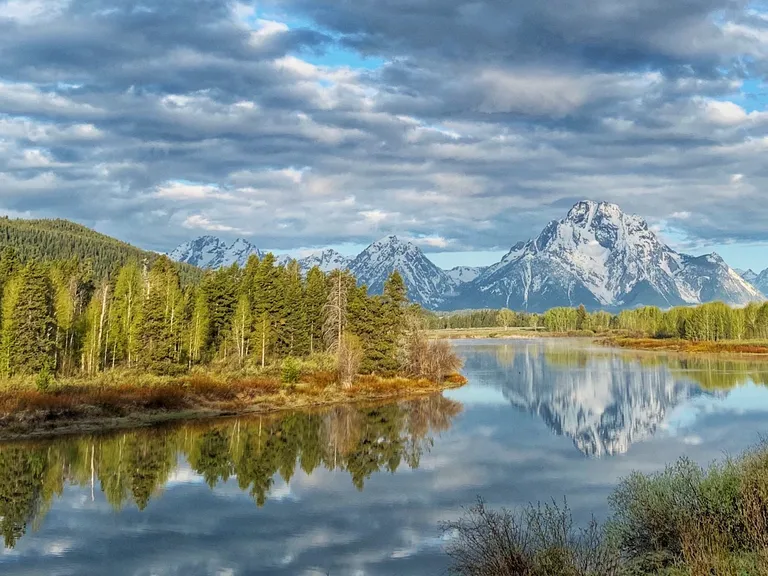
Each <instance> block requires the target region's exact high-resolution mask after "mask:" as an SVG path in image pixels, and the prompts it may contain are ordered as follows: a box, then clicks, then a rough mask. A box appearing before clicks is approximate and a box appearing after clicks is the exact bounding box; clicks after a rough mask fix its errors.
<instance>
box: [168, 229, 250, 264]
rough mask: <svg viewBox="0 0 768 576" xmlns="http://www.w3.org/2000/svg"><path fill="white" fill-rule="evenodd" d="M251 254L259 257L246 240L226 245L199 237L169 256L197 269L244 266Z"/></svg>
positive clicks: (212, 238) (222, 242) (216, 239)
mask: <svg viewBox="0 0 768 576" xmlns="http://www.w3.org/2000/svg"><path fill="white" fill-rule="evenodd" d="M251 254H255V255H256V256H261V255H262V254H261V252H259V250H258V249H257V248H256V247H255V246H254V245H253V244H251V243H250V242H248V240H243V239H242V238H238V239H237V240H235V241H234V242H232V244H227V243H226V242H224V241H223V240H221V239H220V238H216V237H215V236H201V237H200V238H196V239H195V240H191V241H189V242H185V243H184V244H181V245H180V246H178V247H177V248H176V249H175V250H174V251H173V252H171V253H170V254H169V256H170V257H171V259H173V260H176V261H178V262H186V263H187V264H192V265H193V266H197V267H198V268H211V269H214V268H221V267H222V266H231V265H232V264H235V263H237V264H238V265H239V266H245V263H246V262H247V261H248V258H249V257H250V256H251Z"/></svg>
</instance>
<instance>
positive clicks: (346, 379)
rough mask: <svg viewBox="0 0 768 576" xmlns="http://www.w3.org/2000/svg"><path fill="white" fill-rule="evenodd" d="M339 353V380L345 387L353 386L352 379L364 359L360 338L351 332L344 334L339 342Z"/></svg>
mask: <svg viewBox="0 0 768 576" xmlns="http://www.w3.org/2000/svg"><path fill="white" fill-rule="evenodd" d="M337 354H338V357H337V362H338V364H337V367H336V369H337V371H338V375H339V382H341V384H342V386H344V387H345V388H349V387H350V386H352V381H353V380H354V378H355V376H356V375H357V372H358V370H359V369H360V364H361V362H362V361H363V347H362V346H361V345H360V340H358V339H357V337H356V336H352V335H351V334H344V336H342V338H341V342H340V343H339V344H338V350H337Z"/></svg>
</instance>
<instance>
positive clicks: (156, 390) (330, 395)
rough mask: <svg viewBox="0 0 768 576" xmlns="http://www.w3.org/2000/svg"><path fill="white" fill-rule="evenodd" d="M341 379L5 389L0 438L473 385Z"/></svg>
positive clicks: (166, 380)
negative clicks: (345, 383)
mask: <svg viewBox="0 0 768 576" xmlns="http://www.w3.org/2000/svg"><path fill="white" fill-rule="evenodd" d="M338 383H339V379H338V375H337V374H336V373H335V372H331V371H324V370H319V371H315V372H310V373H307V374H305V375H302V376H301V378H300V381H299V382H297V383H295V384H290V385H287V384H284V383H282V382H281V381H280V379H279V377H278V376H272V375H263V376H241V377H237V376H224V375H219V374H215V373H201V372H200V373H192V374H189V375H185V376H178V377H172V376H151V375H147V374H143V373H139V372H133V371H118V372H113V373H104V374H102V375H101V376H100V377H97V378H95V379H92V380H81V379H76V380H75V379H73V380H64V381H59V382H57V383H55V384H53V385H52V386H51V388H50V389H49V390H48V391H41V390H38V389H36V388H35V387H34V384H33V383H30V382H27V381H9V382H6V383H5V386H3V387H2V388H1V389H0V438H14V437H23V436H30V435H46V434H54V433H58V432H61V431H74V430H77V429H78V427H79V425H80V424H87V426H88V427H89V429H94V428H100V427H104V428H114V427H125V426H136V425H142V424H145V423H155V422H159V421H163V420H170V419H175V418H178V417H206V416H208V417H210V416H217V415H224V414H234V413H250V412H270V411H275V410H284V409H291V408H298V407H306V406H320V405H328V404H334V403H346V402H351V401H352V402H356V401H365V400H377V399H385V398H396V397H404V396H417V395H421V394H426V393H433V392H436V391H439V390H442V389H445V388H451V387H456V386H459V385H462V384H465V383H466V379H464V378H463V376H461V375H459V374H451V375H449V378H447V379H446V380H445V382H444V383H436V381H432V380H428V379H426V378H382V377H379V376H374V375H368V376H357V377H355V378H354V379H352V380H350V382H349V384H348V385H347V386H340V385H339V384H338Z"/></svg>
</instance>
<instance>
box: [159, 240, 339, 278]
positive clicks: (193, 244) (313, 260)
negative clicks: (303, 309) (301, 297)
mask: <svg viewBox="0 0 768 576" xmlns="http://www.w3.org/2000/svg"><path fill="white" fill-rule="evenodd" d="M252 254H255V255H256V256H258V257H259V258H261V257H263V256H264V253H262V252H261V251H260V250H259V249H258V248H256V246H254V245H253V244H251V243H250V242H249V241H248V240H244V239H242V238H238V239H237V240H235V241H234V242H232V243H231V244H227V243H226V242H224V241H223V240H221V239H220V238H216V237H215V236H201V237H200V238H196V239H195V240H191V241H189V242H185V243H184V244H181V245H180V246H178V247H177V248H176V249H175V250H174V251H173V252H171V253H170V254H169V256H170V258H171V259H173V260H176V261H178V262H186V263H187V264H192V265H193V266H198V267H199V268H211V269H215V268H221V267H223V266H231V265H232V264H235V263H237V264H238V265H239V266H241V267H242V266H245V264H246V262H248V258H249V257H250V256H251V255H252ZM291 260H296V261H297V262H298V264H299V269H300V270H301V271H302V273H304V274H306V273H307V272H309V270H310V269H311V268H312V267H313V266H319V267H320V269H321V270H322V271H323V272H330V271H331V270H336V269H341V270H344V269H346V268H348V267H349V263H350V260H349V258H346V257H344V256H342V255H341V254H339V253H338V252H336V250H331V249H330V248H328V249H326V250H320V251H317V252H313V253H312V254H309V255H307V256H304V257H303V258H294V257H292V256H291V255H289V254H280V255H278V256H276V258H275V261H276V262H277V263H278V264H280V265H283V266H284V265H286V264H288V262H290V261H291Z"/></svg>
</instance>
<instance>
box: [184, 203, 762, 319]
mask: <svg viewBox="0 0 768 576" xmlns="http://www.w3.org/2000/svg"><path fill="white" fill-rule="evenodd" d="M251 254H257V255H261V253H260V252H259V251H258V250H257V249H256V247H255V246H253V245H252V244H251V243H250V242H248V241H247V240H243V239H238V240H235V242H233V243H232V244H231V245H227V244H226V243H225V242H224V241H222V240H220V239H218V238H215V237H213V236H202V237H200V238H198V239H196V240H193V241H191V242H186V243H184V244H182V245H181V246H179V247H178V248H176V249H175V250H174V251H173V252H172V253H171V258H173V259H175V260H178V261H181V262H187V263H189V264H193V265H195V266H200V267H202V268H217V267H220V266H228V265H231V264H232V263H234V262H237V263H238V264H240V265H241V266H243V265H245V263H246V261H247V260H248V256H250V255H251ZM290 259H291V256H288V255H281V256H279V257H278V258H277V261H278V263H281V264H285V263H287V262H288V261H289V260H290ZM298 262H299V266H300V268H301V270H302V272H304V273H306V272H307V271H308V270H309V269H310V268H311V267H312V266H315V265H316V266H319V267H320V268H321V269H322V270H323V271H325V272H328V271H330V270H333V269H335V268H341V269H345V268H349V269H350V270H351V271H352V273H353V274H355V276H356V277H357V278H358V280H359V282H360V283H361V284H366V285H367V286H368V287H369V289H370V290H371V292H374V293H376V292H381V290H382V289H383V285H384V282H385V281H386V279H387V277H388V276H389V274H390V273H391V272H392V271H393V270H395V269H397V270H399V271H400V273H401V274H402V276H403V279H404V280H405V283H406V286H407V288H408V293H409V296H410V297H411V299H412V300H414V301H415V302H419V303H420V304H423V305H424V306H426V307H428V308H441V309H444V310H458V309H468V308H501V307H507V308H511V309H516V310H529V311H532V312H541V311H544V310H547V309H549V308H552V307H554V306H578V305H579V304H584V305H585V306H587V307H588V308H591V309H597V308H605V309H610V310H617V309H621V308H632V307H636V306H641V305H656V306H660V307H662V308H667V307H670V306H676V305H687V304H699V303H702V302H709V301H713V300H722V301H724V302H727V303H729V304H735V305H743V304H746V303H748V302H751V301H760V300H764V299H765V297H764V296H763V294H768V270H765V271H763V272H761V273H760V274H759V275H755V274H754V272H752V271H747V272H744V273H743V274H742V275H739V273H737V272H736V271H735V270H733V269H731V268H729V267H728V265H727V264H726V263H725V262H724V261H723V259H722V258H720V257H719V256H718V255H717V254H709V255H706V256H689V255H686V254H680V253H678V252H676V251H674V250H672V249H671V248H670V247H669V246H666V245H665V244H664V243H662V242H661V240H659V238H658V237H657V236H656V234H654V232H653V231H651V230H650V229H649V227H648V224H647V223H646V222H645V220H643V219H642V218H640V217H639V216H635V215H631V214H626V213H624V212H622V211H621V209H620V208H619V207H618V206H616V205H615V204H608V203H605V202H599V203H598V202H591V201H583V202H579V203H577V204H576V205H575V206H574V207H573V208H572V209H571V210H570V212H569V213H568V215H567V216H566V217H565V218H563V219H562V220H557V221H552V222H550V223H549V224H548V225H547V226H546V227H545V228H544V230H543V231H542V232H541V233H540V234H539V235H538V236H537V237H536V238H534V239H532V240H529V241H527V242H520V243H518V244H516V245H515V246H513V247H512V249H511V250H510V251H509V252H508V253H507V254H506V255H505V256H504V257H503V258H502V259H501V261H500V262H498V263H496V264H494V265H492V266H488V267H487V268H480V267H478V268H475V267H469V266H457V267H456V268H453V269H451V270H448V271H445V270H442V269H440V268H438V267H437V266H435V265H434V264H433V263H432V262H431V261H430V260H429V259H428V258H427V257H426V256H425V255H424V254H423V253H422V252H421V250H420V249H419V248H418V247H416V246H415V245H414V244H412V243H410V242H405V241H401V240H399V239H398V238H397V237H396V236H388V237H386V238H383V239H381V240H378V241H377V242H374V243H373V244H371V245H370V246H369V247H368V248H366V249H365V250H364V251H363V252H362V253H361V254H359V255H358V256H357V257H356V258H354V259H353V260H350V259H347V258H345V257H344V256H342V255H341V254H339V253H338V252H335V251H334V250H330V249H328V250H323V251H321V252H318V253H315V254H311V255H309V256H306V257H304V258H300V259H298ZM743 276H746V277H747V279H745V278H744V277H743ZM753 277H754V280H753V282H754V284H755V285H756V286H757V287H755V286H753V285H752V284H751V283H750V280H749V278H753ZM758 288H759V290H758ZM760 290H762V292H763V293H761V292H760Z"/></svg>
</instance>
